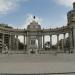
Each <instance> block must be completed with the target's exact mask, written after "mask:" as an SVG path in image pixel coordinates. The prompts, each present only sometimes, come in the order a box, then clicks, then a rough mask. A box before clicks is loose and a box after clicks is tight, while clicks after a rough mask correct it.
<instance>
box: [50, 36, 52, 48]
mask: <svg viewBox="0 0 75 75" xmlns="http://www.w3.org/2000/svg"><path fill="white" fill-rule="evenodd" d="M50 48H51V49H52V35H50Z"/></svg>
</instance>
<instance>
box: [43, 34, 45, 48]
mask: <svg viewBox="0 0 75 75" xmlns="http://www.w3.org/2000/svg"><path fill="white" fill-rule="evenodd" d="M44 40H45V39H44V35H43V49H44Z"/></svg>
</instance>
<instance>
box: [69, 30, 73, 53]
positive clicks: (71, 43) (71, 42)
mask: <svg viewBox="0 0 75 75" xmlns="http://www.w3.org/2000/svg"><path fill="white" fill-rule="evenodd" d="M72 38H73V37H72V31H70V32H69V41H70V52H71V51H72V48H73V41H72V40H73V39H72Z"/></svg>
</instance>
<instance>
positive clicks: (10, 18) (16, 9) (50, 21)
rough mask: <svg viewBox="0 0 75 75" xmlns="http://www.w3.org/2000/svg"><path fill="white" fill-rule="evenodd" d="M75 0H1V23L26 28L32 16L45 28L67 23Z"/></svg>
mask: <svg viewBox="0 0 75 75" xmlns="http://www.w3.org/2000/svg"><path fill="white" fill-rule="evenodd" d="M74 1H75V0H0V23H6V24H9V25H12V26H13V27H18V28H25V27H26V26H27V24H29V22H30V21H32V17H33V16H36V20H37V21H38V22H39V23H40V24H41V26H42V27H44V28H50V27H51V28H52V27H59V26H63V25H66V24H67V19H66V18H67V12H68V11H69V10H71V9H72V3H73V2H74Z"/></svg>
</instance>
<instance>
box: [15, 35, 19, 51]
mask: <svg viewBox="0 0 75 75" xmlns="http://www.w3.org/2000/svg"><path fill="white" fill-rule="evenodd" d="M18 42H19V41H18V35H16V45H17V47H16V48H17V51H18Z"/></svg>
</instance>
